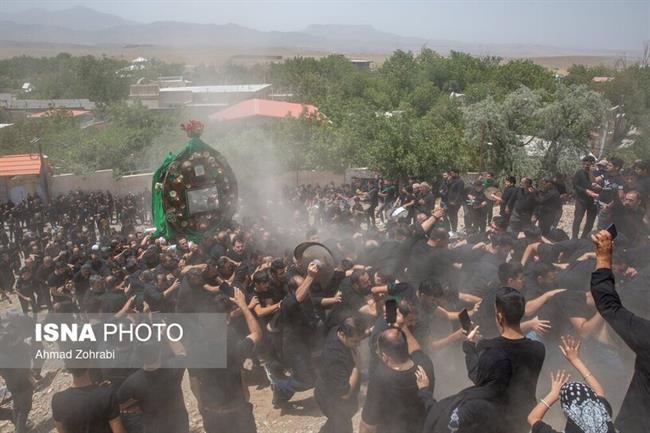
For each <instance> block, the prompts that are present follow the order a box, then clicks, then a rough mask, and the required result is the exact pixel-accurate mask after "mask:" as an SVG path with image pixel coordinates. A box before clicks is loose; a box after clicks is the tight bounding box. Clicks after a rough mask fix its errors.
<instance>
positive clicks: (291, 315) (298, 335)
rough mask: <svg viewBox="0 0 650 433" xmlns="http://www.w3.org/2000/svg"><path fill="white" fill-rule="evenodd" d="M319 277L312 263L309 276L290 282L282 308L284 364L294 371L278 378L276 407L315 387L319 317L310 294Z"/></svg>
mask: <svg viewBox="0 0 650 433" xmlns="http://www.w3.org/2000/svg"><path fill="white" fill-rule="evenodd" d="M316 275H318V264H317V263H315V262H312V263H310V264H309V266H308V268H307V276H306V277H304V278H303V277H301V276H300V275H295V276H294V277H292V278H291V279H290V280H289V284H288V290H289V293H287V295H286V296H285V297H284V299H283V300H282V306H281V308H280V314H281V318H280V320H281V323H282V324H281V326H282V361H283V363H284V366H285V367H286V368H287V369H289V370H291V372H292V374H291V377H287V378H282V379H278V380H277V381H276V383H275V384H274V387H273V388H274V389H273V405H274V406H275V407H280V406H282V405H283V404H285V403H286V402H288V401H289V399H291V397H292V396H293V394H294V393H296V392H299V391H306V390H308V389H310V388H313V387H314V384H315V382H316V375H315V372H314V367H313V366H312V362H311V343H313V336H314V334H315V330H316V325H317V318H316V315H315V313H314V308H313V305H312V303H311V297H310V291H311V285H312V283H313V282H314V279H315V278H316Z"/></svg>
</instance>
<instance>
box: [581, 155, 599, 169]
mask: <svg viewBox="0 0 650 433" xmlns="http://www.w3.org/2000/svg"><path fill="white" fill-rule="evenodd" d="M595 163H596V158H594V157H593V156H591V155H587V156H585V157H584V158H582V168H583V170H585V171H589V170H591V167H593V165H594V164H595Z"/></svg>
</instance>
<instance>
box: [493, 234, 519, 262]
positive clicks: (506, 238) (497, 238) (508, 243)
mask: <svg viewBox="0 0 650 433" xmlns="http://www.w3.org/2000/svg"><path fill="white" fill-rule="evenodd" d="M490 242H491V244H492V248H493V249H494V251H495V255H496V256H497V257H499V258H500V259H502V260H505V259H506V258H507V257H508V254H510V250H511V249H512V245H513V243H514V241H513V240H512V237H511V236H510V235H508V234H507V233H496V234H494V236H492V238H491V239H490Z"/></svg>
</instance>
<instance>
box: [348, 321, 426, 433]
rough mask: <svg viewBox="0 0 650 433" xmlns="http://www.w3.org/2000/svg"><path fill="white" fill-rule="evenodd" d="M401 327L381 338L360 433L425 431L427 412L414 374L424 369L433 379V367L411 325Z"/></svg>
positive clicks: (362, 415) (382, 334)
mask: <svg viewBox="0 0 650 433" xmlns="http://www.w3.org/2000/svg"><path fill="white" fill-rule="evenodd" d="M398 326H401V329H394V328H391V329H387V330H385V331H383V332H382V333H381V334H380V335H379V339H378V341H377V351H378V355H379V358H380V360H381V362H379V365H378V366H377V368H376V370H375V371H374V372H373V374H372V376H371V377H370V381H369V383H368V395H367V398H366V402H365V404H364V406H363V411H362V413H361V423H360V426H359V433H412V432H420V431H422V427H423V424H424V419H425V416H426V412H425V408H424V403H423V402H422V401H421V400H420V398H419V397H418V386H417V382H416V376H415V372H416V371H418V370H419V369H420V368H422V369H424V371H425V372H426V374H427V376H428V377H434V374H433V364H432V363H431V360H430V359H429V357H428V356H427V355H425V354H424V353H423V352H422V350H421V349H420V345H419V344H418V343H417V340H416V339H415V337H414V336H413V334H411V331H410V330H409V329H408V326H406V324H405V323H401V324H398ZM430 387H431V385H430ZM431 392H433V389H432V387H431Z"/></svg>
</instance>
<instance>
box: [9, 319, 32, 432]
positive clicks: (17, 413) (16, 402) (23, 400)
mask: <svg viewBox="0 0 650 433" xmlns="http://www.w3.org/2000/svg"><path fill="white" fill-rule="evenodd" d="M27 320H31V319H27ZM23 337H24V335H22V332H21V331H20V330H17V329H14V328H13V327H12V326H11V325H10V326H9V327H8V329H7V330H4V335H3V336H2V338H1V339H0V359H1V361H0V364H5V365H6V364H14V365H24V366H25V368H2V369H0V376H1V377H2V379H3V380H4V382H5V385H6V386H7V390H8V391H9V392H10V393H11V396H12V399H13V407H12V410H11V411H9V410H7V409H1V410H0V419H8V420H11V421H12V422H13V424H14V427H15V428H16V433H27V431H28V430H29V428H28V426H27V421H28V418H29V412H30V411H31V410H32V397H33V395H34V384H35V382H36V380H35V378H34V374H33V371H32V370H31V369H30V368H29V367H30V365H31V364H32V362H31V359H30V358H31V353H30V352H31V351H32V348H30V347H29V346H28V345H27V344H26V343H25V341H24V340H23Z"/></svg>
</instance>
